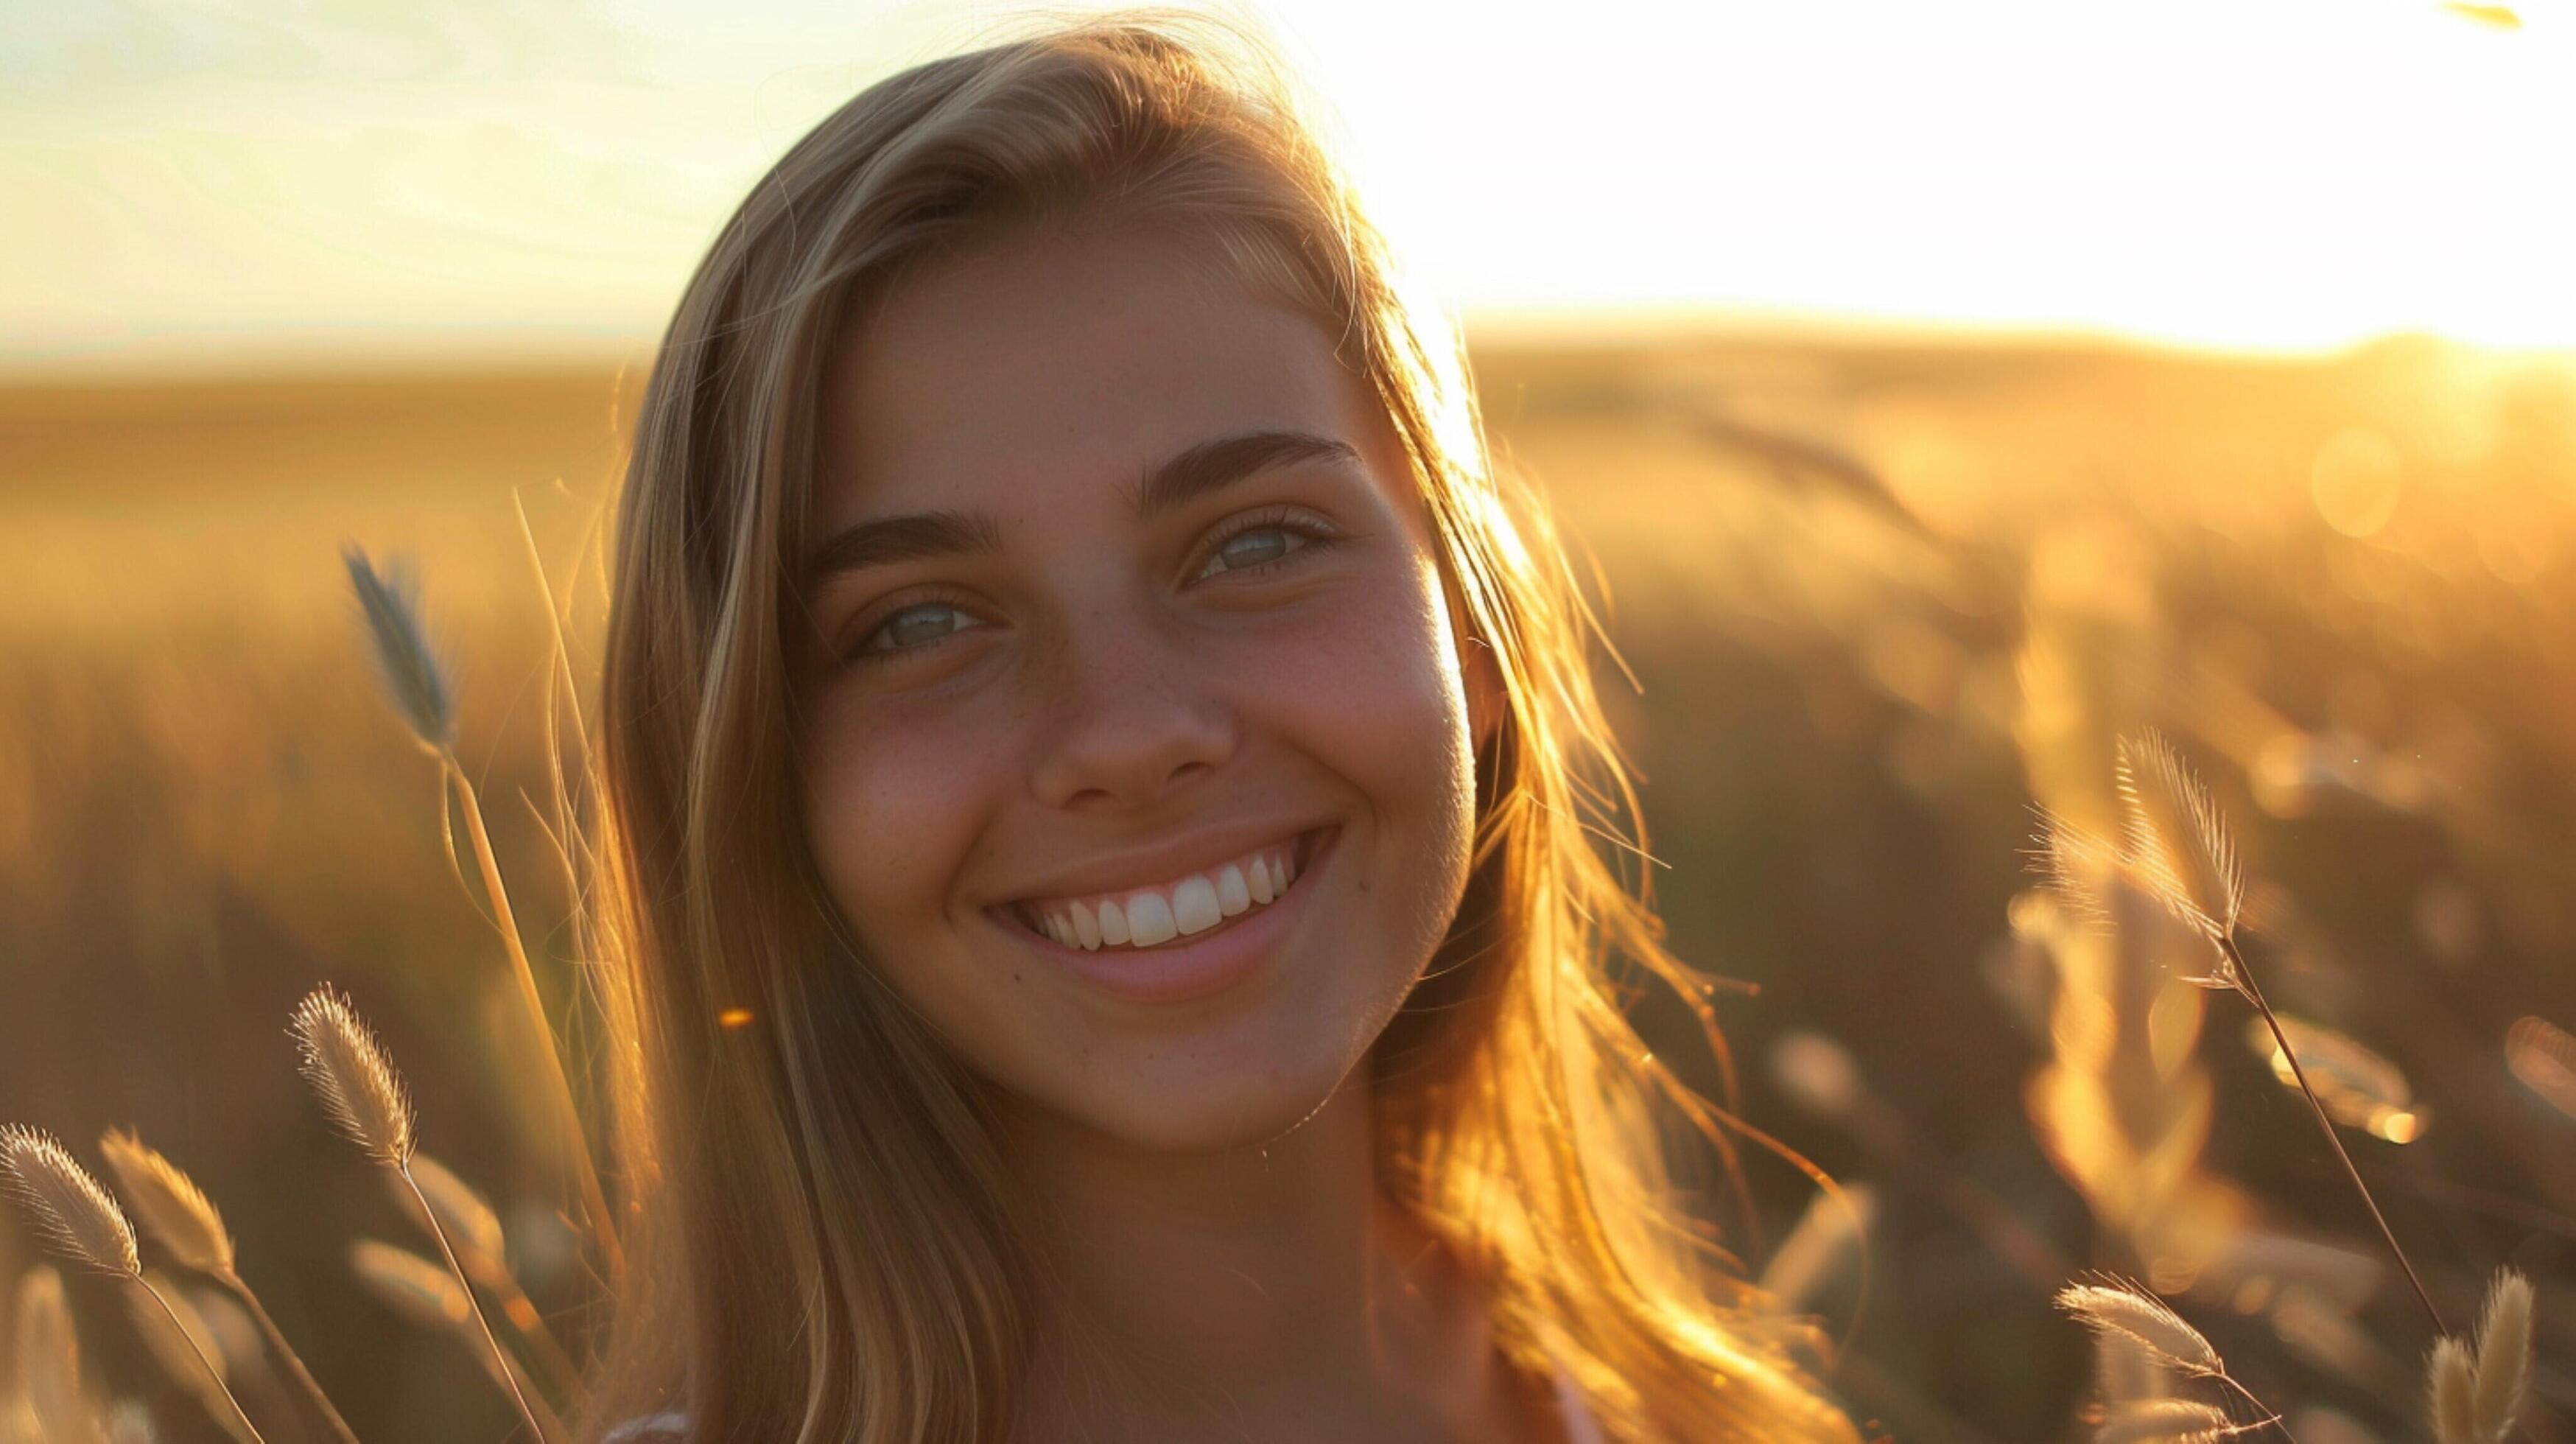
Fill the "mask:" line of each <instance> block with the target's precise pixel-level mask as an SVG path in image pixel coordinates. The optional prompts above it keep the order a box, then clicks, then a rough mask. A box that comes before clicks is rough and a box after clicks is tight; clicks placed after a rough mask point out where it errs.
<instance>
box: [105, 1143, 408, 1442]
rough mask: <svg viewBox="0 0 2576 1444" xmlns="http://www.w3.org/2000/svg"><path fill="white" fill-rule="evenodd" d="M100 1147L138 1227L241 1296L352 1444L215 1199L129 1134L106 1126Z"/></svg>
mask: <svg viewBox="0 0 2576 1444" xmlns="http://www.w3.org/2000/svg"><path fill="white" fill-rule="evenodd" d="M98 1147H99V1152H100V1154H101V1155H102V1156H104V1157H105V1158H106V1159H107V1166H108V1171H109V1172H111V1173H114V1174H115V1175H116V1181H117V1183H118V1184H120V1185H121V1186H122V1187H123V1188H124V1190H125V1197H126V1199H127V1200H128V1201H129V1202H130V1203H131V1205H132V1207H133V1209H134V1214H135V1216H136V1217H137V1218H138V1219H140V1220H141V1221H142V1223H143V1231H144V1232H146V1233H148V1234H150V1235H152V1238H153V1241H154V1242H156V1243H158V1244H160V1245H161V1246H162V1247H163V1248H165V1249H167V1250H169V1252H170V1256H171V1257H172V1258H174V1259H176V1260H178V1262H179V1263H180V1264H182V1265H183V1266H185V1267H188V1268H192V1269H195V1270H196V1271H197V1272H199V1273H202V1274H205V1275H206V1276H208V1277H210V1278H212V1279H213V1280H214V1281H215V1282H216V1283H218V1284H221V1285H222V1286H223V1287H224V1289H225V1290H226V1291H227V1292H229V1293H231V1294H232V1296H233V1297H234V1298H237V1299H239V1300H241V1302H242V1306H243V1307H244V1308H245V1309H247V1310H248V1311H249V1313H250V1316H251V1319H252V1320H253V1322H255V1323H257V1324H258V1326H259V1332H260V1336H261V1337H262V1339H264V1340H265V1341H266V1342H267V1345H268V1350H269V1352H270V1353H271V1354H274V1355H275V1356H276V1357H277V1358H278V1359H279V1360H280V1361H281V1362H282V1363H284V1364H285V1366H286V1371H287V1372H288V1373H289V1374H291V1375H293V1376H294V1378H295V1383H296V1387H297V1388H299V1389H301V1390H302V1391H303V1392H304V1395H305V1397H306V1400H307V1401H308V1402H309V1403H311V1404H312V1405H313V1408H314V1412H315V1413H317V1414H319V1415H321V1416H322V1419H323V1422H324V1423H326V1424H328V1425H329V1426H330V1429H331V1432H332V1434H333V1435H335V1436H336V1437H338V1438H339V1439H340V1440H341V1441H342V1444H357V1435H356V1434H354V1433H353V1432H351V1430H350V1428H349V1422H348V1420H346V1419H343V1418H342V1417H340V1409H339V1406H338V1405H336V1404H333V1403H332V1402H331V1396H330V1395H329V1394H327V1393H325V1392H323V1389H322V1383H321V1381H320V1380H318V1379H316V1378H314V1377H313V1371H312V1370H310V1369H308V1368H306V1367H305V1366H304V1358H303V1356H302V1355H301V1354H298V1353H297V1352H296V1351H295V1346H294V1345H293V1344H291V1343H289V1342H288V1341H287V1338H286V1333H285V1331H284V1330H282V1329H280V1328H278V1326H277V1321H276V1320H275V1319H273V1318H270V1317H269V1313H268V1306H267V1305H265V1304H262V1303H261V1302H260V1301H259V1295H258V1294H256V1293H254V1292H252V1291H251V1286H250V1284H249V1283H248V1282H246V1281H245V1280H244V1279H243V1278H242V1276H241V1274H240V1272H239V1271H238V1269H237V1267H236V1264H237V1262H238V1260H237V1258H236V1256H235V1249H234V1245H233V1238H232V1235H231V1234H230V1233H229V1232H227V1231H226V1230H225V1228H224V1220H223V1215H222V1214H221V1213H219V1212H217V1211H216V1209H215V1204H214V1200H212V1199H210V1198H208V1197H206V1193H205V1190H203V1189H201V1188H199V1187H197V1183H196V1180H194V1179H192V1178H190V1177H189V1176H188V1175H187V1173H186V1171H185V1170H183V1169H181V1168H180V1167H179V1165H177V1164H175V1163H172V1162H171V1161H170V1160H169V1159H167V1158H165V1157H163V1156H162V1155H161V1154H160V1152H159V1151H157V1150H155V1149H153V1148H151V1147H150V1146H148V1145H146V1144H145V1143H144V1142H143V1140H142V1139H140V1138H137V1137H136V1136H134V1135H133V1134H132V1133H130V1132H126V1131H125V1130H122V1129H111V1130H109V1131H108V1133H107V1134H106V1136H104V1137H102V1138H100V1139H99V1141H98Z"/></svg>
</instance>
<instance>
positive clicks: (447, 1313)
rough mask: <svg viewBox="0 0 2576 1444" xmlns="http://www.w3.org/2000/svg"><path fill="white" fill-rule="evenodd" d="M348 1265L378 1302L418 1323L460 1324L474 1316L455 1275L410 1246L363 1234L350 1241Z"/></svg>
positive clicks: (441, 1326)
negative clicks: (402, 1245)
mask: <svg viewBox="0 0 2576 1444" xmlns="http://www.w3.org/2000/svg"><path fill="white" fill-rule="evenodd" d="M349 1267H350V1268H351V1269H352V1270H353V1271H355V1272H356V1274H357V1275H358V1282H359V1283H360V1284H363V1285H364V1286H365V1287H366V1290H367V1292H368V1293H370V1294H373V1295H374V1296H375V1298H376V1301H377V1302H379V1303H381V1304H383V1305H384V1306H385V1307H387V1308H389V1309H392V1310H393V1311H394V1312H395V1313H398V1314H400V1315H402V1316H403V1317H404V1318H405V1319H408V1320H410V1321H411V1322H412V1323H413V1324H415V1325H417V1326H418V1327H421V1328H424V1329H453V1328H459V1327H462V1326H463V1325H464V1324H465V1322H466V1321H467V1320H468V1319H470V1318H471V1317H472V1316H473V1312H474V1304H473V1301H472V1300H470V1299H468V1298H466V1296H465V1287H464V1285H462V1284H459V1283H458V1282H457V1281H456V1275H454V1274H451V1273H449V1272H448V1271H447V1270H446V1269H444V1268H442V1267H440V1266H439V1265H437V1264H435V1263H432V1262H430V1261H429V1260H428V1259H426V1258H423V1257H421V1256H420V1255H419V1254H416V1253H413V1252H412V1251H411V1250H410V1249H407V1248H397V1247H395V1246H394V1245H392V1244H389V1243H380V1242H378V1241H377V1240H375V1239H371V1238H362V1239H360V1240H358V1241H357V1242H356V1243H353V1244H351V1245H349Z"/></svg>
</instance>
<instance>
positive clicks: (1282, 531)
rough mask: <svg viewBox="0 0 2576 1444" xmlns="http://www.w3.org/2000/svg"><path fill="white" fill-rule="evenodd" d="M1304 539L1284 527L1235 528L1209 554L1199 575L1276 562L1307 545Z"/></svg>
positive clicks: (1238, 569) (1235, 570)
mask: <svg viewBox="0 0 2576 1444" xmlns="http://www.w3.org/2000/svg"><path fill="white" fill-rule="evenodd" d="M1306 541H1307V539H1306V538H1305V537H1303V536H1300V535H1298V534H1297V533H1296V532H1293V531H1290V530H1288V529H1287V528H1285V527H1276V526H1259V527H1253V528H1251V529H1250V530H1248V531H1239V532H1236V533H1235V534H1234V535H1233V536H1230V537H1228V538H1226V540H1225V544H1224V545H1222V546H1220V547H1218V548H1217V549H1216V552H1215V554H1214V555H1212V556H1210V557H1209V558H1208V561H1207V565H1206V566H1205V567H1203V568H1201V569H1200V571H1199V576H1200V577H1202V578H1204V577H1211V576H1215V575H1217V574H1218V573H1220V572H1240V571H1248V570H1251V569H1252V568H1255V567H1259V566H1262V565H1264V564H1266V563H1269V562H1275V561H1277V560H1279V559H1280V558H1281V557H1284V556H1286V555H1288V554H1289V553H1290V552H1293V551H1296V550H1298V549H1299V548H1301V547H1304V546H1305V545H1306Z"/></svg>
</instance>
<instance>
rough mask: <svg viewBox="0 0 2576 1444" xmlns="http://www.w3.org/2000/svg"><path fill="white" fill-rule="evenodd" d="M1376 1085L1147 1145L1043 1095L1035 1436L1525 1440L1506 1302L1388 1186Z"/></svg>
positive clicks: (1015, 1138)
mask: <svg viewBox="0 0 2576 1444" xmlns="http://www.w3.org/2000/svg"><path fill="white" fill-rule="evenodd" d="M1369 1113H1370V1110H1369V1107H1368V1098H1367V1094H1366V1090H1365V1087H1364V1085H1362V1084H1360V1083H1357V1082H1353V1083H1349V1084H1346V1085H1345V1086H1344V1087H1343V1089H1342V1090H1341V1091H1340V1092H1339V1093H1338V1094H1336V1095H1335V1097H1334V1098H1333V1099H1332V1100H1331V1101H1330V1102H1328V1103H1327V1104H1326V1105H1325V1106H1324V1107H1323V1108H1322V1109H1321V1110H1319V1111H1318V1112H1316V1113H1315V1114H1314V1116H1312V1117H1310V1118H1308V1119H1307V1120H1306V1121H1305V1122H1304V1123H1302V1124H1300V1125H1299V1126H1298V1127H1296V1128H1295V1129H1292V1130H1291V1131H1289V1132H1288V1133H1286V1134H1284V1135H1282V1136H1281V1137H1279V1138H1277V1139H1274V1140H1272V1141H1271V1142H1269V1143H1267V1144H1264V1145H1262V1146H1260V1147H1258V1148H1250V1149H1243V1150H1239V1151H1226V1152H1218V1153H1206V1154H1191V1155H1176V1154H1173V1153H1169V1152H1162V1151H1152V1150H1145V1149H1139V1148H1135V1147H1132V1146H1129V1145H1125V1144H1122V1143H1120V1142H1119V1141H1117V1140H1114V1139H1109V1138H1106V1137H1104V1136H1102V1135H1100V1134H1098V1133H1095V1132H1092V1131H1089V1130H1087V1129H1083V1128H1081V1127H1079V1126H1078V1125H1074V1124H1071V1123H1068V1122H1067V1121H1066V1120H1064V1119H1062V1118H1060V1117H1055V1116H1051V1115H1045V1114H1041V1113H1038V1112H1037V1111H1036V1110H1033V1109H1028V1108H1026V1107H1025V1106H1023V1107H1019V1108H1014V1109H1007V1110H1006V1111H1005V1118H1004V1146H1005V1148H1006V1150H1007V1152H1008V1155H1009V1157H1010V1158H1011V1160H1012V1163H1013V1165H1014V1167H1015V1169H1016V1170H1017V1171H1018V1172H1019V1174H1020V1175H1021V1180H1022V1183H1023V1185H1024V1187H1025V1188H1026V1190H1027V1196H1028V1197H1029V1198H1030V1199H1031V1200H1032V1201H1033V1203H1034V1209H1033V1212H1034V1213H1035V1214H1036V1215H1037V1221H1038V1224H1039V1226H1040V1227H1041V1228H1042V1229H1043V1230H1044V1237H1043V1238H1041V1239H1040V1240H1039V1247H1040V1250H1041V1260H1042V1262H1043V1264H1044V1266H1045V1267H1047V1268H1048V1270H1049V1271H1050V1274H1051V1278H1050V1280H1049V1285H1050V1287H1049V1289H1048V1290H1047V1291H1048V1292H1049V1293H1050V1294H1051V1295H1052V1304H1051V1306H1050V1307H1049V1308H1048V1309H1047V1311H1046V1314H1045V1316H1044V1318H1043V1320H1042V1323H1041V1326H1040V1336H1039V1340H1038V1348H1037V1357H1036V1361H1035V1368H1034V1370H1033V1377H1032V1380H1031V1385H1032V1387H1031V1394H1030V1399H1029V1406H1030V1409H1029V1417H1028V1419H1027V1423H1028V1425H1029V1426H1030V1427H1028V1428H1026V1429H1024V1431H1023V1432H1024V1434H1026V1435H1027V1437H1031V1438H1086V1437H1088V1438H1098V1439H1104V1440H1106V1439H1131V1438H1153V1437H1157V1436H1158V1435H1164V1434H1169V1435H1170V1436H1172V1437H1188V1438H1204V1437H1208V1434H1209V1430H1210V1427H1211V1425H1216V1426H1218V1427H1221V1428H1223V1429H1225V1430H1226V1431H1227V1432H1228V1433H1229V1434H1232V1433H1233V1432H1234V1431H1237V1430H1240V1431H1241V1432H1242V1434H1243V1435H1244V1436H1245V1437H1254V1438H1265V1439H1268V1438H1286V1439H1295V1438H1318V1439H1321V1438H1333V1439H1347V1440H1367V1439H1372V1438H1407V1439H1436V1438H1440V1437H1443V1436H1448V1437H1456V1438H1471V1437H1472V1438H1485V1439H1506V1440H1508V1439H1518V1438H1529V1437H1541V1436H1538V1435H1534V1434H1532V1433H1531V1432H1530V1428H1529V1425H1528V1423H1527V1421H1526V1418H1525V1416H1526V1415H1527V1414H1528V1413H1529V1408H1528V1402H1529V1401H1528V1399H1527V1397H1526V1396H1527V1393H1528V1390H1527V1385H1526V1382H1525V1381H1521V1380H1518V1379H1516V1378H1514V1377H1512V1376H1511V1374H1510V1371H1509V1370H1507V1369H1506V1368H1505V1367H1504V1366H1503V1364H1502V1361H1501V1359H1500V1357H1499V1355H1498V1354H1497V1353H1496V1352H1495V1350H1494V1347H1493V1342H1492V1334H1491V1320H1490V1314H1489V1312H1488V1304H1487V1300H1486V1298H1485V1296H1484V1293H1483V1291H1482V1289H1481V1288H1479V1287H1478V1286H1477V1284H1476V1281H1475V1280H1474V1279H1473V1278H1472V1276H1471V1275H1470V1274H1469V1272H1468V1271H1467V1270H1466V1269H1464V1268H1462V1267H1460V1265H1459V1263H1458V1261H1457V1260H1456V1259H1455V1258H1454V1257H1453V1256H1452V1255H1451V1254H1450V1252H1449V1250H1448V1249H1447V1248H1445V1247H1444V1246H1443V1245H1442V1244H1441V1243H1440V1242H1439V1240H1438V1239H1437V1238H1436V1237H1434V1236H1433V1235H1432V1234H1431V1233H1430V1232H1429V1231H1428V1230H1427V1229H1425V1228H1424V1227H1423V1226H1422V1225H1421V1224H1420V1222H1419V1221H1417V1220H1415V1219H1414V1218H1412V1217H1411V1215H1409V1214H1408V1213H1407V1212H1406V1211H1405V1210H1403V1209H1401V1208H1399V1207H1397V1206H1396V1205H1394V1204H1393V1203H1391V1202H1389V1201H1388V1200H1387V1199H1386V1197H1385V1195H1384V1193H1383V1192H1382V1190H1380V1188H1379V1187H1378V1183H1377V1177H1376V1164H1375V1160H1376V1151H1375V1148H1374V1146H1373V1140H1372V1138H1371V1132H1370V1128H1371V1124H1370V1116H1369Z"/></svg>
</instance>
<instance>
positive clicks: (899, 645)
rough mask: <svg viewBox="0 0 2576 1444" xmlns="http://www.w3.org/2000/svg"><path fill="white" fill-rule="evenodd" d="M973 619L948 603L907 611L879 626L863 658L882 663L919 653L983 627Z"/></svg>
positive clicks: (865, 646) (865, 644)
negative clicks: (889, 658)
mask: <svg viewBox="0 0 2576 1444" xmlns="http://www.w3.org/2000/svg"><path fill="white" fill-rule="evenodd" d="M979 625H981V623H978V622H977V621H976V620H975V619H974V618H973V617H970V616H968V615H967V614H966V613H965V612H963V611H961V610H959V609H958V608H956V607H952V606H950V605H948V604H947V603H946V602H924V603H922V604H921V605H919V606H912V607H906V608H904V609H903V610H902V611H899V612H897V613H895V614H894V615H893V616H891V617H888V618H886V619H885V621H883V622H882V623H879V624H878V626H877V629H876V630H875V631H873V632H870V633H869V634H868V636H867V640H865V641H863V642H861V643H860V644H859V655H860V656H861V657H862V658H864V659H867V660H871V661H874V660H882V659H884V658H888V657H892V656H897V655H900V654H902V653H905V652H911V651H917V650H919V649H921V648H923V647H927V646H930V645H932V644H934V643H936V642H938V641H940V640H941V639H942V638H945V637H950V636H954V635H956V634H957V633H959V632H963V631H966V630H968V629H969V628H971V627H975V626H979Z"/></svg>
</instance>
